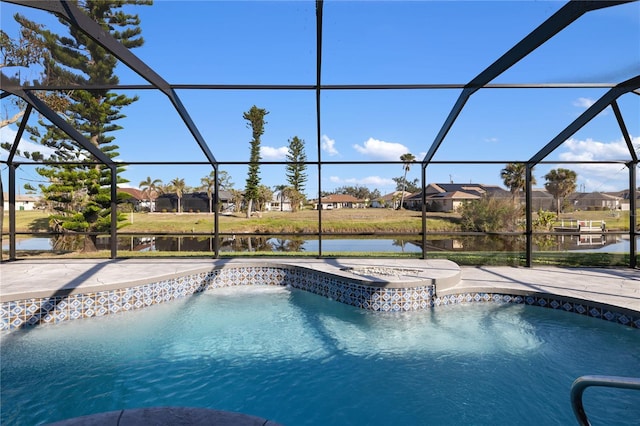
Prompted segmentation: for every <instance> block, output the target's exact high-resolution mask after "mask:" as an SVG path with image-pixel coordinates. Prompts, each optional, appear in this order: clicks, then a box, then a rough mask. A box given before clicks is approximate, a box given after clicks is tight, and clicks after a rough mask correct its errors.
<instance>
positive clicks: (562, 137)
mask: <svg viewBox="0 0 640 426" xmlns="http://www.w3.org/2000/svg"><path fill="white" fill-rule="evenodd" d="M638 88H640V75H639V76H636V77H634V78H631V79H629V80H626V81H623V82H622V83H620V84H618V85H617V86H616V87H614V88H612V89H610V90H608V91H607V93H605V94H604V95H602V97H600V99H598V100H597V101H596V102H594V104H593V105H591V106H590V107H589V108H587V110H586V111H585V112H583V113H582V114H580V116H579V117H578V118H576V119H575V120H574V121H573V122H572V123H571V124H569V125H568V126H567V127H566V128H565V129H564V130H562V131H561V132H560V133H558V135H557V136H556V137H555V138H553V139H552V140H551V141H550V142H549V143H548V144H547V145H546V146H545V147H544V148H542V149H541V150H540V151H538V152H537V153H536V154H535V155H534V156H533V157H531V159H530V160H529V163H531V164H532V165H534V164H538V163H539V162H540V161H542V160H543V159H544V158H545V157H546V156H547V155H549V154H551V153H552V152H553V151H554V150H555V149H556V148H558V147H559V146H560V145H562V143H564V141H566V140H567V139H569V138H570V137H571V136H572V135H573V134H574V133H575V132H577V131H578V130H580V129H581V128H582V127H583V126H584V125H585V124H587V123H588V122H589V121H591V120H592V119H593V118H594V117H595V116H596V115H598V114H600V113H601V112H602V111H603V110H604V109H605V108H606V107H608V106H609V105H611V103H612V102H614V101H615V100H616V99H618V98H619V97H620V96H622V95H624V94H625V93H629V92H632V91H634V90H636V89H638ZM614 111H615V110H614ZM631 150H632V149H631Z"/></svg>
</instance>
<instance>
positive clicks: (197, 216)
mask: <svg viewBox="0 0 640 426" xmlns="http://www.w3.org/2000/svg"><path fill="white" fill-rule="evenodd" d="M321 215H322V216H321V219H322V230H323V232H344V233H349V232H353V233H370V232H399V233H404V232H420V230H421V229H422V215H421V213H420V212H415V211H411V210H389V209H338V210H326V211H322V212H321ZM125 217H126V220H125V221H123V222H121V223H120V226H121V228H120V230H121V231H123V232H132V233H134V232H141V233H154V232H157V233H191V232H196V233H209V232H211V231H212V230H213V221H214V215H213V214H208V213H180V214H178V213H126V214H125ZM48 224H49V219H48V215H47V213H45V212H43V211H18V212H16V231H18V232H46V231H47V230H48ZM219 226H220V232H233V233H245V232H248V233H253V232H256V233H279V232H282V233H303V232H309V233H312V232H318V211H316V210H303V211H299V212H296V213H291V212H263V213H262V217H252V218H249V219H247V218H246V217H245V215H244V214H240V213H237V214H234V215H228V216H227V215H221V216H220V217H219ZM427 227H428V229H429V230H431V231H456V230H458V229H459V225H458V215H456V214H445V213H440V214H437V213H429V215H428V216H427ZM3 228H4V232H8V230H9V220H8V215H6V214H5V220H4V223H3Z"/></svg>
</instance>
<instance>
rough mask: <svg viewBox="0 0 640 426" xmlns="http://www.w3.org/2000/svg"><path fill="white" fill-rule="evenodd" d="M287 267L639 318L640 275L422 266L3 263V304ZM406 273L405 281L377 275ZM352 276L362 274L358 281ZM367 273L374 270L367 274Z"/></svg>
mask: <svg viewBox="0 0 640 426" xmlns="http://www.w3.org/2000/svg"><path fill="white" fill-rule="evenodd" d="M243 265H244V266H246V265H255V266H265V265H266V266H268V265H274V266H275V265H287V266H296V267H303V268H308V269H312V270H316V271H321V272H323V273H329V274H332V275H338V276H345V277H349V278H350V279H354V278H357V279H361V280H362V282H363V283H364V284H368V285H372V286H379V287H380V286H382V287H392V288H393V287H396V288H398V287H410V286H412V285H418V284H424V282H425V281H429V282H432V283H434V284H435V285H436V291H437V293H438V295H439V296H442V295H447V294H463V293H469V292H486V293H508V294H518V295H531V294H553V295H558V296H564V297H568V298H573V299H577V300H584V301H589V302H594V303H597V304H602V305H608V306H612V307H617V308H622V309H624V310H629V311H632V312H635V313H640V270H638V269H631V268H610V269H607V268H559V267H551V266H548V267H547V266H544V267H533V268H524V267H520V268H518V267H509V266H483V267H466V266H462V267H459V266H458V265H457V264H455V263H453V262H450V261H446V260H437V259H433V260H420V259H352V258H345V259H340V258H338V259H302V258H298V259H294V258H255V259H251V258H238V259H176V258H171V259H116V260H100V259H77V260H64V261H52V260H18V261H13V262H3V263H2V264H0V300H1V301H3V302H4V301H13V300H19V299H26V298H32V297H46V296H51V295H54V294H56V295H61V294H76V293H83V292H88V291H96V290H110V289H115V288H122V287H127V286H131V285H137V284H143V283H149V282H152V281H154V280H156V281H157V280H158V279H165V278H168V277H176V276H183V275H188V274H189V273H195V272H196V271H203V270H211V269H214V268H224V267H234V266H243ZM385 269H387V270H394V269H395V270H400V271H403V273H402V274H401V275H385V274H382V275H376V274H375V271H376V270H380V271H384V270H385ZM351 271H360V273H358V274H357V275H356V274H354V273H352V272H351ZM362 271H365V272H366V271H369V272H370V271H373V272H372V273H370V274H368V275H367V274H362V273H361V272H362Z"/></svg>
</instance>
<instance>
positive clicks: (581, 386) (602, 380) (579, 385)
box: [571, 376, 640, 426]
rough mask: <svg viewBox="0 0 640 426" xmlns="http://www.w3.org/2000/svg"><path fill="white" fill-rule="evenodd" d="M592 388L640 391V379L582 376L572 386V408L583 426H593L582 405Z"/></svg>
mask: <svg viewBox="0 0 640 426" xmlns="http://www.w3.org/2000/svg"><path fill="white" fill-rule="evenodd" d="M590 386H604V387H609V388H618V389H636V390H640V378H638V377H620V376H580V377H578V378H577V379H576V380H574V382H573V384H572V385H571V408H573V413H574V414H575V415H576V418H577V419H578V423H579V424H580V425H581V426H591V423H590V422H589V419H588V418H587V413H586V412H585V411H584V405H583V404H582V394H583V393H584V391H585V390H586V389H587V388H588V387H590Z"/></svg>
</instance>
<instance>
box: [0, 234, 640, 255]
mask: <svg viewBox="0 0 640 426" xmlns="http://www.w3.org/2000/svg"><path fill="white" fill-rule="evenodd" d="M109 240H110V239H109V237H101V238H98V240H97V248H98V249H99V250H109V249H110V245H109ZM214 241H215V239H214V238H212V237H149V236H145V237H135V236H130V237H118V250H125V251H138V252H144V251H160V252H180V251H185V252H213V251H214V249H215V246H214ZM637 241H638V243H640V237H639V238H638V240H637ZM82 245H83V237H82V236H72V235H66V236H61V237H56V238H23V239H18V240H17V241H16V249H17V250H26V251H54V252H74V251H78V250H80V249H81V248H82ZM2 249H3V250H8V249H9V243H8V240H7V239H5V240H4V241H3V244H2ZM533 249H534V251H591V252H592V251H602V252H614V253H624V252H629V239H628V238H625V237H624V236H621V235H611V234H583V235H579V236H578V235H536V236H534V240H533ZM322 250H323V252H392V253H420V252H421V251H422V241H421V240H420V239H419V238H413V239H406V238H404V239H389V238H378V239H373V238H364V239H354V238H350V239H327V238H323V239H322ZM524 250H525V238H524V237H523V236H504V235H483V236H456V237H455V238H446V237H432V238H428V239H427V251H480V252H482V251H492V252H517V251H524ZM219 251H220V252H281V253H285V252H317V251H319V242H318V240H317V239H305V238H302V237H295V238H282V237H280V238H271V237H269V236H260V237H243V236H238V235H236V236H231V237H223V238H221V240H220V246H219Z"/></svg>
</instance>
